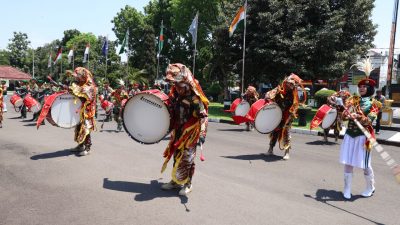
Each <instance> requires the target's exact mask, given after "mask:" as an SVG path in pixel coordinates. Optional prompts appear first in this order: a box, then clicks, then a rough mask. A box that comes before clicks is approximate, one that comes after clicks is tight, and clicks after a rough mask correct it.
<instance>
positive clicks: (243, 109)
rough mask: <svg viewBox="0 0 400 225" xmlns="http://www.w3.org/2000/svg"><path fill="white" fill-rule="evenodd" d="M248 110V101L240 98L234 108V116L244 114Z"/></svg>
mask: <svg viewBox="0 0 400 225" xmlns="http://www.w3.org/2000/svg"><path fill="white" fill-rule="evenodd" d="M249 110H250V103H249V102H247V101H246V100H242V101H241V102H240V103H239V105H238V106H237V107H236V109H235V116H246V115H247V113H248V112H249Z"/></svg>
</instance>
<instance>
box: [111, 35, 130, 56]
mask: <svg viewBox="0 0 400 225" xmlns="http://www.w3.org/2000/svg"><path fill="white" fill-rule="evenodd" d="M128 39H129V31H128V30H127V31H126V33H125V37H124V40H123V41H122V45H121V49H120V50H119V54H122V53H124V52H125V48H126V47H127V46H128ZM107 48H108V47H107Z"/></svg>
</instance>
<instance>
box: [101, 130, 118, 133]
mask: <svg viewBox="0 0 400 225" xmlns="http://www.w3.org/2000/svg"><path fill="white" fill-rule="evenodd" d="M100 132H108V133H120V132H123V131H122V130H121V131H118V130H112V129H107V130H106V129H104V130H103V129H100Z"/></svg>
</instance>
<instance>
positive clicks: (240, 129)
mask: <svg viewBox="0 0 400 225" xmlns="http://www.w3.org/2000/svg"><path fill="white" fill-rule="evenodd" d="M217 130H219V131H235V132H244V131H246V130H245V129H244V128H232V129H217ZM246 132H247V131H246Z"/></svg>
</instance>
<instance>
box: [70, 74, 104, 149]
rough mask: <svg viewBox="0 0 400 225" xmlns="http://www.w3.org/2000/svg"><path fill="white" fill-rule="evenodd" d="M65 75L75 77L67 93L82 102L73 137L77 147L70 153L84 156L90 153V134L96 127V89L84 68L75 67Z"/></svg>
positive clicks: (90, 76) (91, 77) (91, 76)
mask: <svg viewBox="0 0 400 225" xmlns="http://www.w3.org/2000/svg"><path fill="white" fill-rule="evenodd" d="M67 74H70V75H72V76H73V77H75V82H73V83H72V85H71V86H69V87H68V89H69V91H70V92H71V93H72V94H73V95H75V96H77V97H79V98H80V99H81V101H82V108H81V111H80V123H79V124H78V126H76V128H75V137H74V140H75V141H76V142H77V143H78V146H77V147H75V148H74V149H72V151H77V152H78V155H80V156H85V155H88V154H89V153H90V150H91V149H90V147H91V145H92V140H91V136H90V133H91V132H92V131H94V130H95V127H96V123H95V119H94V114H95V111H96V94H97V87H96V85H95V83H94V81H93V75H92V73H91V72H90V71H89V70H87V69H86V68H83V67H77V68H76V69H75V70H74V72H73V73H72V71H68V72H67ZM64 88H65V87H64Z"/></svg>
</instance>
